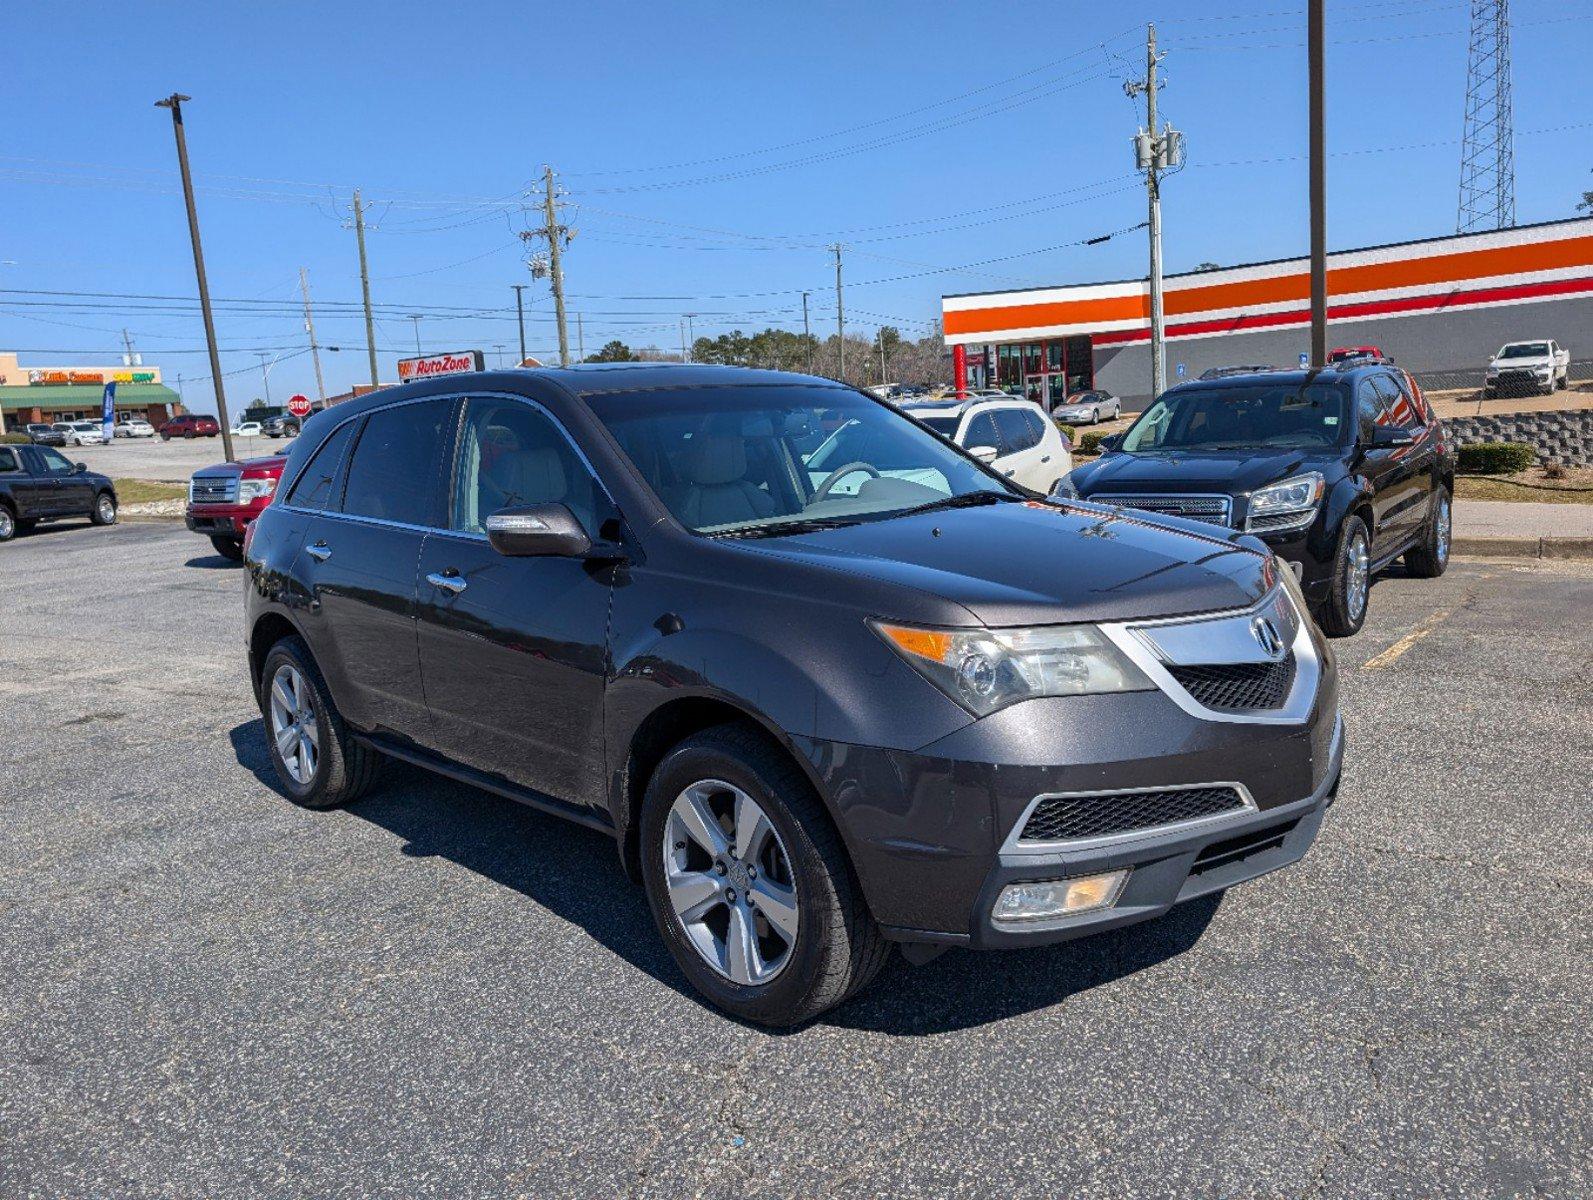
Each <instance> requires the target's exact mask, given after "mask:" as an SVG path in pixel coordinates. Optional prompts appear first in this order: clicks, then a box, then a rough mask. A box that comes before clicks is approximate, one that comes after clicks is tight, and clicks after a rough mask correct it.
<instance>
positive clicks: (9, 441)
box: [0, 433, 29, 446]
mask: <svg viewBox="0 0 1593 1200" xmlns="http://www.w3.org/2000/svg"><path fill="white" fill-rule="evenodd" d="M28 441H29V439H28V435H27V434H25V433H0V446H26V445H27V444H28Z"/></svg>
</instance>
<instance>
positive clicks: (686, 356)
mask: <svg viewBox="0 0 1593 1200" xmlns="http://www.w3.org/2000/svg"><path fill="white" fill-rule="evenodd" d="M676 324H678V325H679V326H680V361H681V362H683V363H689V362H690V361H691V352H690V351H689V350H687V349H686V318H685V317H681V318H679V319H678V320H677V321H676Z"/></svg>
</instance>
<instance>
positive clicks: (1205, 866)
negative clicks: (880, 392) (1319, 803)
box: [1190, 820, 1300, 875]
mask: <svg viewBox="0 0 1593 1200" xmlns="http://www.w3.org/2000/svg"><path fill="white" fill-rule="evenodd" d="M1299 823H1300V822H1299V821H1297V820H1296V821H1290V822H1289V823H1288V824H1287V825H1274V826H1273V827H1272V828H1270V829H1252V830H1251V831H1250V832H1249V833H1241V834H1240V835H1239V836H1238V837H1231V838H1227V839H1225V840H1224V841H1220V842H1213V843H1212V844H1211V845H1209V846H1207V847H1206V848H1205V849H1204V850H1202V851H1201V852H1200V853H1199V854H1197V855H1196V856H1195V862H1194V865H1193V866H1192V867H1191V868H1190V871H1191V873H1192V874H1196V875H1198V874H1200V873H1201V872H1202V871H1210V870H1213V869H1214V868H1216V867H1220V866H1222V865H1223V864H1224V863H1231V862H1236V861H1238V860H1239V859H1242V858H1250V857H1252V856H1253V855H1257V854H1262V853H1264V852H1266V851H1268V850H1276V849H1277V848H1278V847H1279V846H1281V845H1283V842H1284V839H1285V838H1287V837H1288V836H1289V834H1291V833H1293V832H1294V827H1295V826H1296V825H1298V824H1299Z"/></svg>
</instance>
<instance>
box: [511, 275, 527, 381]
mask: <svg viewBox="0 0 1593 1200" xmlns="http://www.w3.org/2000/svg"><path fill="white" fill-rule="evenodd" d="M509 286H510V287H512V288H513V289H514V311H515V313H516V314H517V315H518V316H519V318H520V363H519V364H518V365H522V366H523V365H524V364H525V284H523V283H511V284H510V285H509Z"/></svg>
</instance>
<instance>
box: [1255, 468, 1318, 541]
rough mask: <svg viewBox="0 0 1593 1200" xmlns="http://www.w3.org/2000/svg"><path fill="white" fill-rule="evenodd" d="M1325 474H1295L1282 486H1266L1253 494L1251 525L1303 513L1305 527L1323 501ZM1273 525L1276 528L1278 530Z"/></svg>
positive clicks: (1313, 472) (1275, 484) (1276, 525)
mask: <svg viewBox="0 0 1593 1200" xmlns="http://www.w3.org/2000/svg"><path fill="white" fill-rule="evenodd" d="M1322 486H1323V484H1322V475H1321V473H1320V472H1319V471H1306V472H1305V473H1304V474H1301V475H1295V476H1293V477H1291V478H1289V479H1285V480H1283V481H1281V482H1279V483H1273V484H1268V485H1267V486H1266V487H1264V488H1261V489H1259V490H1258V491H1254V492H1251V493H1250V515H1249V517H1248V521H1249V522H1252V523H1253V522H1254V521H1255V519H1256V518H1257V517H1279V516H1285V515H1287V514H1289V513H1299V514H1300V521H1301V523H1302V524H1303V523H1304V521H1305V518H1306V516H1307V515H1309V514H1311V513H1314V512H1315V511H1316V506H1317V501H1319V500H1321V499H1322ZM1278 527H1279V526H1278V524H1277V523H1275V522H1274V523H1273V525H1272V528H1278Z"/></svg>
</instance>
